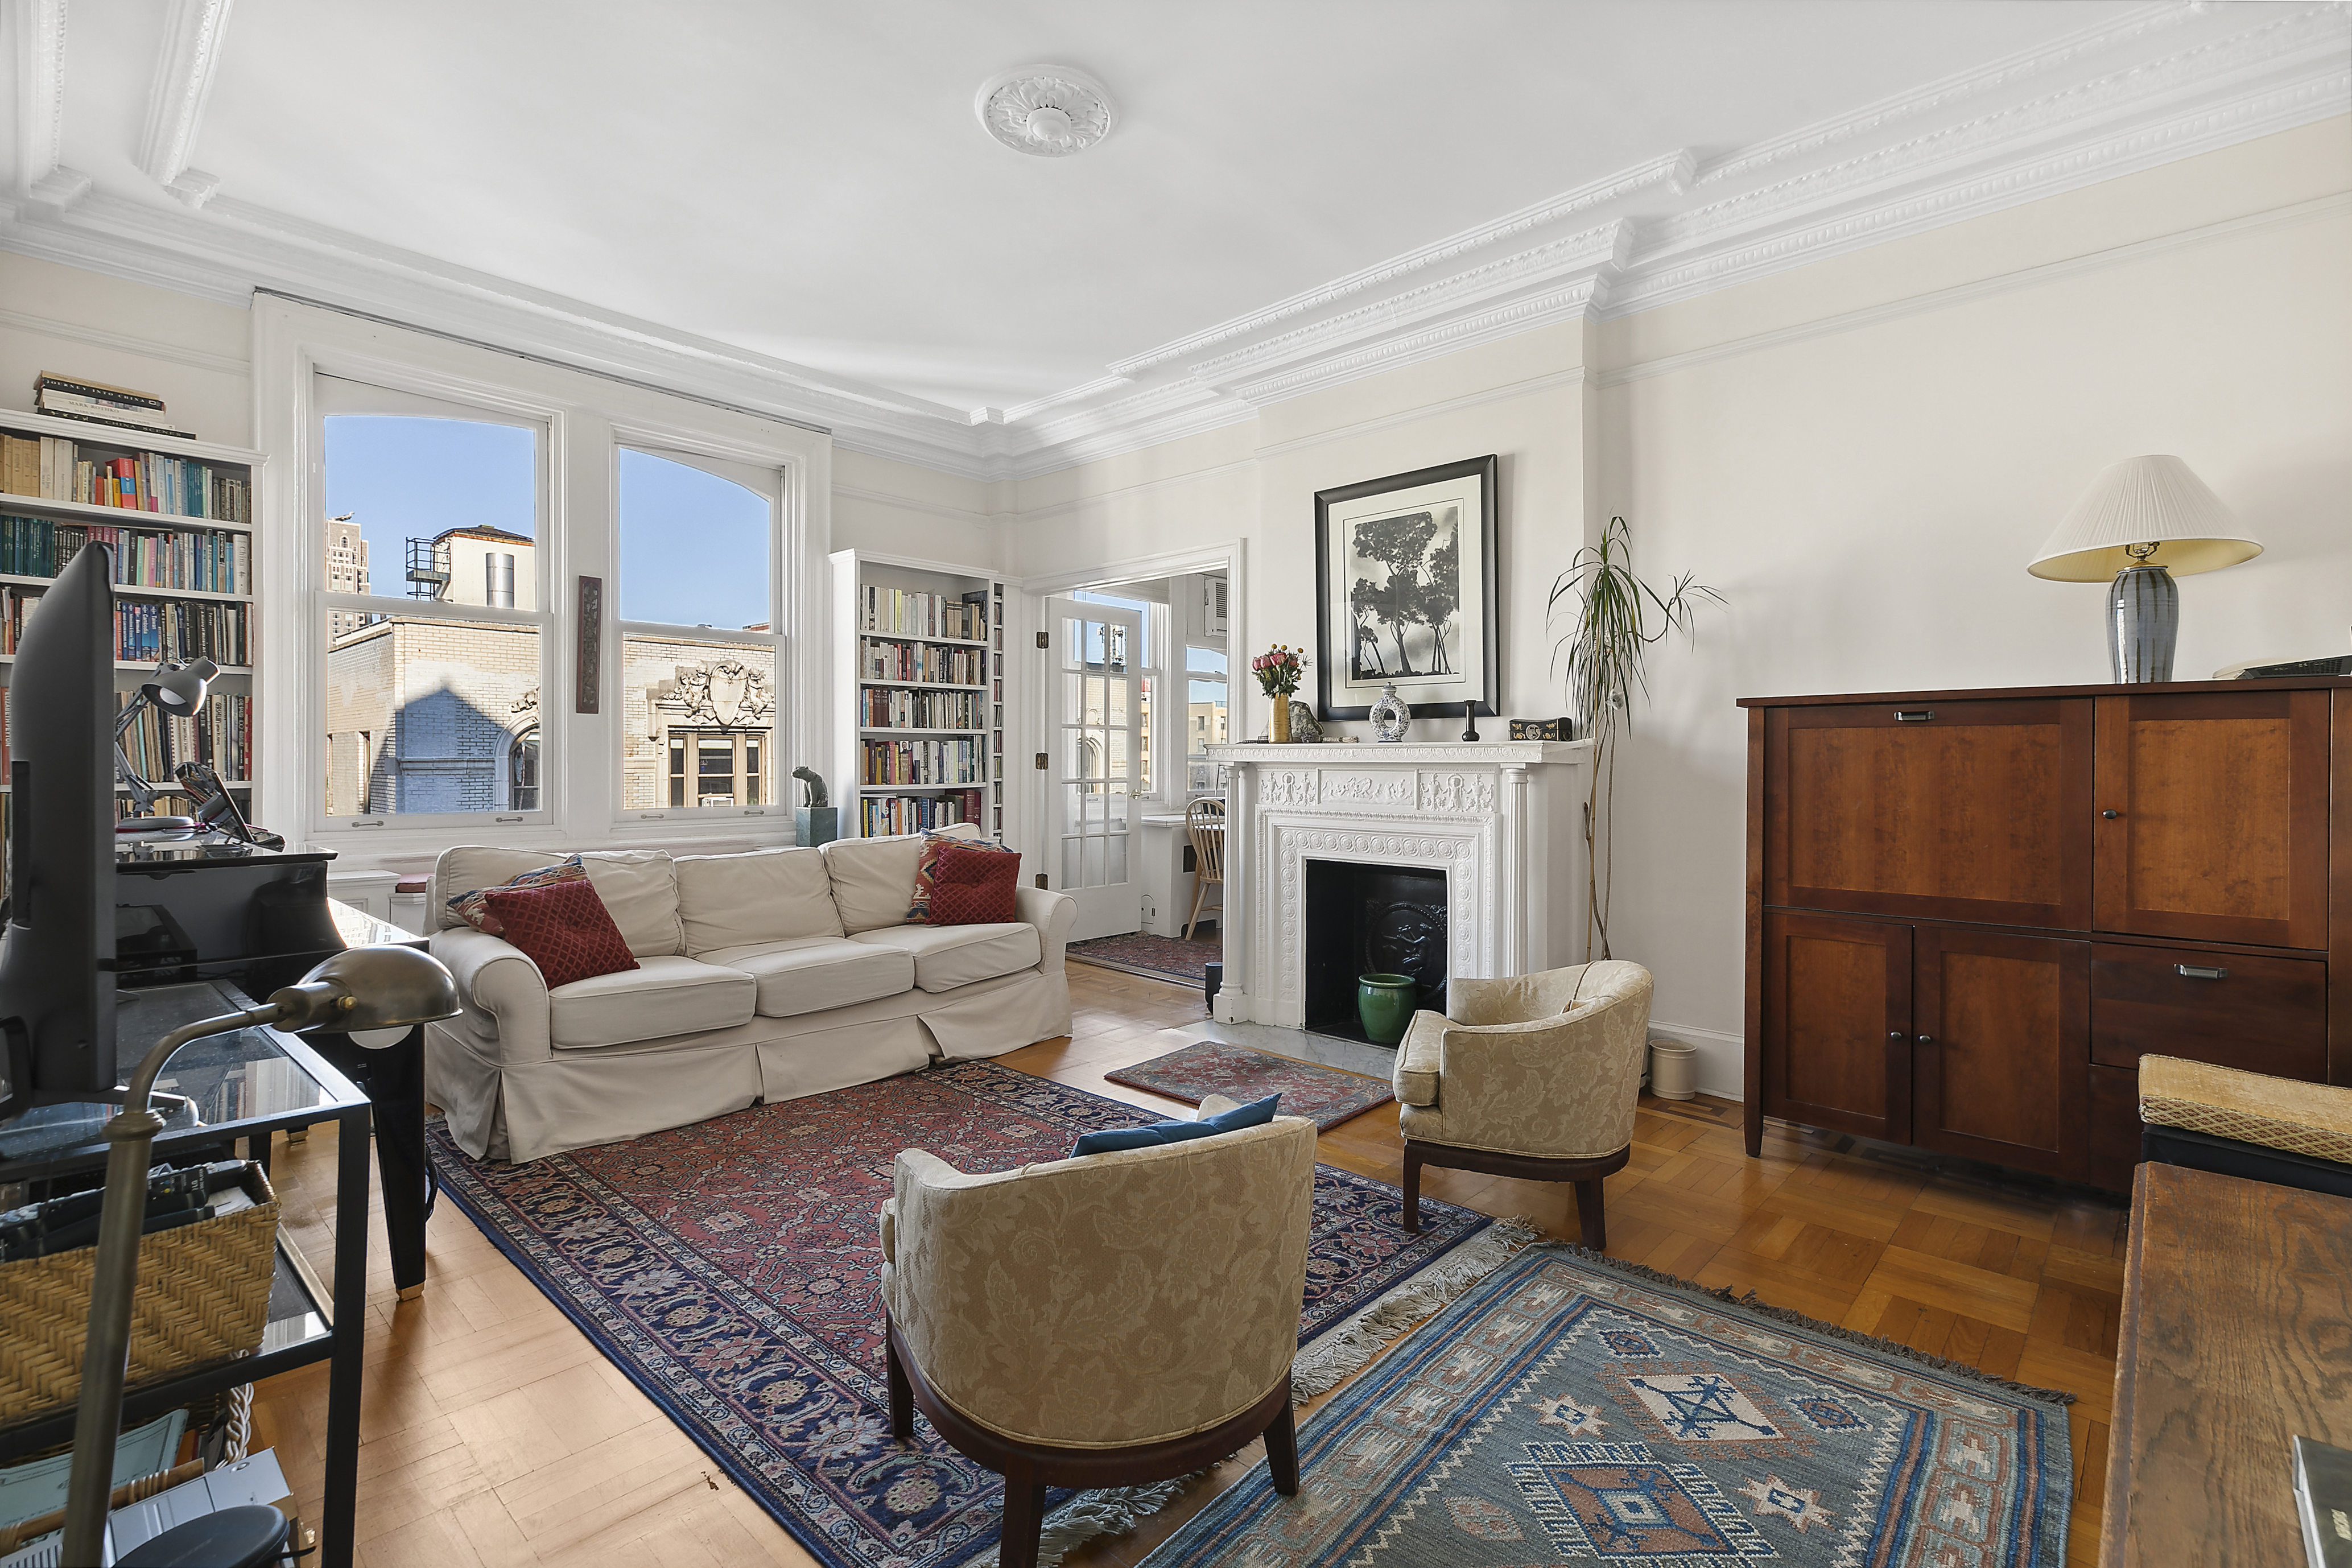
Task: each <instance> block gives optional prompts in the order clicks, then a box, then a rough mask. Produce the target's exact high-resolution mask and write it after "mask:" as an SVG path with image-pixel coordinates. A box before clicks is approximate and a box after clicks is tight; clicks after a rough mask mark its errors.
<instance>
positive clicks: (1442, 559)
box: [1315, 458, 1499, 719]
mask: <svg viewBox="0 0 2352 1568" xmlns="http://www.w3.org/2000/svg"><path fill="white" fill-rule="evenodd" d="M1495 479H1496V458H1473V459H1471V460H1470V461H1468V462H1464V463H1450V464H1447V465H1444V467H1441V468H1423V469H1420V470H1418V471H1417V472H1414V473H1410V474H1393V475H1391V476H1389V477H1388V478H1386V479H1368V480H1365V481H1364V482H1362V483H1360V484H1353V485H1344V486H1341V487H1339V488H1338V489H1328V490H1318V492H1316V497H1315V521H1316V535H1317V537H1316V561H1315V572H1316V586H1317V590H1318V592H1317V616H1316V620H1317V633H1318V638H1317V640H1318V645H1319V646H1318V650H1317V651H1318V653H1319V654H1320V655H1321V656H1322V657H1321V661H1320V664H1321V673H1320V676H1319V678H1318V684H1319V687H1320V692H1321V696H1322V707H1323V717H1325V718H1327V719H1360V718H1362V717H1364V714H1365V710H1366V709H1367V708H1369V707H1370V704H1371V702H1372V701H1373V700H1375V699H1376V698H1378V697H1379V696H1380V694H1381V688H1382V687H1383V686H1387V685H1390V684H1391V683H1392V684H1394V685H1395V687H1396V689H1397V695H1398V696H1399V697H1400V698H1402V700H1404V701H1405V702H1407V703H1408V704H1410V705H1412V708H1413V710H1414V711H1415V712H1416V713H1418V714H1421V715H1423V716H1428V715H1431V714H1434V713H1437V712H1439V711H1441V710H1445V709H1446V708H1448V707H1449V706H1450V707H1451V708H1452V710H1454V711H1457V712H1458V711H1459V710H1460V706H1461V704H1462V703H1463V702H1464V701H1465V700H1469V701H1476V702H1481V703H1484V704H1486V711H1488V712H1490V713H1491V712H1492V711H1493V710H1494V703H1495V701H1496V687H1497V686H1498V685H1499V680H1498V678H1497V672H1496V668H1495V647H1494V644H1495V612H1494V604H1495V504H1494V497H1495Z"/></svg>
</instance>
